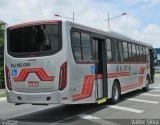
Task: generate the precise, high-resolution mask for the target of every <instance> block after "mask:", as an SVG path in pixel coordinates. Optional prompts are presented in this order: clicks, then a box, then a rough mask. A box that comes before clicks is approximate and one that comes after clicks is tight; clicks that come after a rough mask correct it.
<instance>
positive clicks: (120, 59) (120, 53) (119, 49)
mask: <svg viewBox="0 0 160 125" xmlns="http://www.w3.org/2000/svg"><path fill="white" fill-rule="evenodd" d="M118 53H119V62H123V45H122V42H121V41H119V42H118Z"/></svg>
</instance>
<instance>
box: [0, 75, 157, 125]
mask: <svg viewBox="0 0 160 125" xmlns="http://www.w3.org/2000/svg"><path fill="white" fill-rule="evenodd" d="M0 119H1V121H0V124H3V125H14V124H15V125H17V124H18V125H28V124H29V125H55V124H61V125H88V124H92V125H130V124H132V125H139V124H141V125H159V124H160V75H159V76H156V78H155V83H154V84H152V85H150V91H148V92H145V93H144V92H142V91H141V90H138V91H134V92H131V93H128V94H125V95H123V96H122V97H121V101H120V102H119V103H118V104H116V105H110V104H109V103H107V104H102V105H97V104H85V105H49V106H34V105H28V104H24V105H19V106H16V105H14V104H10V103H7V102H6V100H3V99H0Z"/></svg>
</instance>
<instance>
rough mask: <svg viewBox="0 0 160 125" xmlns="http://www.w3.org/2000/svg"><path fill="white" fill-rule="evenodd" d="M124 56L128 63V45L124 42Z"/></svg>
mask: <svg viewBox="0 0 160 125" xmlns="http://www.w3.org/2000/svg"><path fill="white" fill-rule="evenodd" d="M123 56H124V62H128V61H129V60H128V45H127V43H126V42H123Z"/></svg>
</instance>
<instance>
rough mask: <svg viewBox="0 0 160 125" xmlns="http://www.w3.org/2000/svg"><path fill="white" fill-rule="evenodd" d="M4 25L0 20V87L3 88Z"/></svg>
mask: <svg viewBox="0 0 160 125" xmlns="http://www.w3.org/2000/svg"><path fill="white" fill-rule="evenodd" d="M5 27H6V23H5V22H4V21H2V20H0V88H4V68H3V50H4V30H5Z"/></svg>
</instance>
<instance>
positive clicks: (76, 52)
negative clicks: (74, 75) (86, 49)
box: [71, 32, 82, 62]
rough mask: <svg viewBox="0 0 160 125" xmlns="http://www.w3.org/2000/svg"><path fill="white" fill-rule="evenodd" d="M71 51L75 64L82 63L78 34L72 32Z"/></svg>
mask: <svg viewBox="0 0 160 125" xmlns="http://www.w3.org/2000/svg"><path fill="white" fill-rule="evenodd" d="M71 41H72V49H73V55H74V58H75V61H76V62H82V53H81V43H80V33H79V32H72V40H71Z"/></svg>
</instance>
